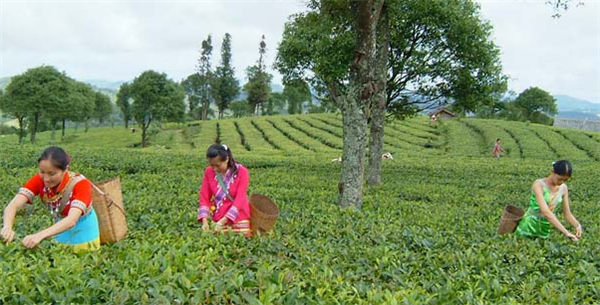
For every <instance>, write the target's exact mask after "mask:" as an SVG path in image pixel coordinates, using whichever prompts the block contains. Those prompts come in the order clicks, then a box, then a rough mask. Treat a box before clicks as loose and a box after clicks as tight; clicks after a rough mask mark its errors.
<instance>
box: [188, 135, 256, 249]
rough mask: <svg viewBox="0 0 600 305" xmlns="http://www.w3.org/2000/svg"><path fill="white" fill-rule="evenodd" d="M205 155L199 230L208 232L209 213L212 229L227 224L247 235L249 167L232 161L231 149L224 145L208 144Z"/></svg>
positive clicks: (235, 230)
mask: <svg viewBox="0 0 600 305" xmlns="http://www.w3.org/2000/svg"><path fill="white" fill-rule="evenodd" d="M206 158H207V159H208V163H209V164H210V165H209V166H208V167H207V168H206V169H205V170H204V178H203V179H202V186H201V187H200V191H199V194H198V195H199V197H200V200H199V208H198V221H199V222H201V223H202V230H204V231H210V226H209V224H208V218H209V216H211V214H212V220H213V222H215V226H214V231H215V232H220V231H223V230H224V229H225V228H226V227H227V228H228V229H231V230H232V231H233V232H236V233H240V234H243V235H244V236H246V237H249V236H250V235H251V231H250V204H249V202H248V195H247V192H248V184H249V182H250V177H249V175H248V169H246V168H245V167H244V166H243V165H241V164H239V163H237V162H235V160H234V159H233V155H232V153H231V150H230V149H229V147H227V145H224V144H213V145H211V146H210V147H209V148H208V150H207V151H206Z"/></svg>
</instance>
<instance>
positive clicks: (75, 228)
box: [0, 146, 100, 252]
mask: <svg viewBox="0 0 600 305" xmlns="http://www.w3.org/2000/svg"><path fill="white" fill-rule="evenodd" d="M69 161H70V160H69V156H68V155H67V153H66V152H65V151H64V150H63V149H62V148H59V147H55V146H52V147H48V148H46V149H45V150H44V152H43V153H42V155H41V156H40V158H39V159H38V163H39V173H38V174H36V175H34V176H33V177H31V179H29V181H28V182H27V183H25V185H24V186H23V187H21V188H20V189H19V193H18V194H17V195H16V196H15V197H14V198H13V200H12V201H11V202H10V203H9V204H8V206H7V207H6V209H5V210H4V217H3V223H4V225H3V227H2V231H1V232H0V237H1V238H2V240H4V241H5V242H6V243H9V242H11V241H12V240H13V239H14V237H15V231H13V224H14V220H15V215H16V214H17V211H18V210H20V209H21V208H23V207H24V206H25V204H31V203H32V202H33V197H35V196H38V195H39V196H40V199H41V200H42V202H43V203H44V204H46V206H47V208H48V210H49V211H50V214H52V216H53V218H54V224H53V225H52V226H50V227H48V228H46V229H44V230H42V231H39V232H37V233H35V234H31V235H28V236H26V237H25V238H24V239H23V241H22V242H23V245H24V246H25V247H26V248H34V247H35V246H37V245H38V244H39V243H40V242H41V241H42V240H44V239H46V238H48V237H51V236H54V238H55V240H56V241H58V242H59V243H62V244H66V245H69V246H71V247H72V248H73V250H74V251H75V252H83V251H93V250H97V249H99V248H100V233H99V229H98V219H97V217H96V213H95V212H94V209H92V184H91V182H90V181H89V180H87V179H86V178H85V177H84V176H82V175H80V174H76V173H72V172H70V171H69V170H68V166H69Z"/></svg>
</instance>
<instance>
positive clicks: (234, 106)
mask: <svg viewBox="0 0 600 305" xmlns="http://www.w3.org/2000/svg"><path fill="white" fill-rule="evenodd" d="M229 109H231V111H232V112H233V114H232V115H231V116H232V117H234V118H241V117H243V116H248V115H252V114H253V113H254V109H253V107H252V106H250V104H248V102H247V101H246V100H239V101H235V102H233V103H231V105H229Z"/></svg>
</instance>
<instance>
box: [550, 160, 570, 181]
mask: <svg viewBox="0 0 600 305" xmlns="http://www.w3.org/2000/svg"><path fill="white" fill-rule="evenodd" d="M552 170H553V171H554V173H555V174H558V175H561V176H567V177H571V174H572V173H573V166H572V165H571V162H569V161H567V160H559V161H555V162H552Z"/></svg>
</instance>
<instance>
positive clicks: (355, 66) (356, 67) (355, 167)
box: [339, 0, 384, 209]
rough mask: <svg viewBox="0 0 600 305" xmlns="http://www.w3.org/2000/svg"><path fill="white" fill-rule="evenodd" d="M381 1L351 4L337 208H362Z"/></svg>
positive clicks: (342, 104)
mask: <svg viewBox="0 0 600 305" xmlns="http://www.w3.org/2000/svg"><path fill="white" fill-rule="evenodd" d="M383 3H384V0H364V1H354V2H351V9H352V12H353V14H354V17H355V25H356V33H357V35H356V49H355V52H354V60H353V62H352V65H351V67H350V68H351V78H350V82H351V84H350V89H349V91H348V92H347V93H346V94H347V96H346V98H344V99H342V100H341V103H340V104H341V105H340V106H341V107H340V109H341V110H342V121H343V125H344V126H343V127H344V145H343V149H344V152H343V155H342V175H341V181H340V184H341V193H340V197H339V205H340V206H343V207H349V206H353V207H355V208H357V209H359V208H360V207H361V206H362V189H363V175H364V158H365V149H366V146H367V119H368V118H369V115H370V114H369V112H370V110H371V103H372V102H373V97H374V93H375V82H374V80H375V75H374V72H373V71H374V69H373V67H374V66H375V63H376V61H375V49H376V42H377V39H376V38H377V24H378V21H379V15H380V13H381V8H382V6H383Z"/></svg>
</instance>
